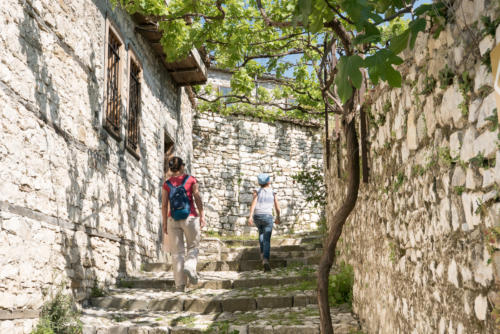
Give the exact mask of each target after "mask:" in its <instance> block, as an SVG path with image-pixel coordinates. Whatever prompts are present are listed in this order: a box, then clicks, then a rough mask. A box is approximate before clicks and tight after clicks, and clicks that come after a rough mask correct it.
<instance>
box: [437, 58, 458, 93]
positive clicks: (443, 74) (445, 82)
mask: <svg viewBox="0 0 500 334" xmlns="http://www.w3.org/2000/svg"><path fill="white" fill-rule="evenodd" d="M454 77H455V74H454V73H453V71H452V70H451V69H450V68H449V67H448V64H446V65H445V66H444V68H443V69H442V70H441V71H439V76H438V78H439V88H441V89H445V88H446V87H448V86H450V85H453V78H454Z"/></svg>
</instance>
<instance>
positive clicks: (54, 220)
mask: <svg viewBox="0 0 500 334" xmlns="http://www.w3.org/2000/svg"><path fill="white" fill-rule="evenodd" d="M107 19H108V20H110V21H111V22H112V23H114V25H115V27H116V29H117V31H118V33H119V34H120V35H121V37H122V39H123V43H124V46H125V50H124V52H123V53H122V54H121V56H122V57H123V60H124V63H123V66H122V71H123V73H121V74H122V75H121V78H122V80H123V82H122V87H124V88H125V87H128V69H127V66H128V65H127V62H126V60H128V53H127V52H126V51H127V50H128V49H133V50H134V51H135V52H136V54H137V58H138V60H139V62H140V63H141V65H142V71H143V79H142V80H143V82H142V88H141V89H142V90H141V100H142V104H141V106H142V110H141V120H140V124H139V127H140V139H139V159H137V158H136V157H135V156H133V155H132V154H130V153H129V152H128V151H127V150H126V149H125V148H124V140H123V138H124V135H125V124H126V115H127V113H126V112H125V111H126V108H125V107H124V108H123V110H124V112H122V119H121V128H120V134H119V136H120V140H116V139H115V138H114V137H112V136H110V135H109V134H108V132H107V131H106V130H105V129H103V127H102V125H101V124H102V118H103V113H104V112H105V108H104V103H103V95H104V91H105V86H104V80H105V58H104V57H105V56H104V55H105V50H106V47H107V45H106V40H105V31H106V20H107ZM0 31H1V32H2V33H1V34H0V106H1V107H0V129H1V131H0V268H2V269H1V271H0V332H1V333H18V332H21V333H22V332H23V330H24V331H26V330H27V328H28V329H29V328H30V321H31V320H25V321H23V320H16V319H19V318H36V317H37V312H38V310H39V308H40V306H41V305H42V303H43V302H44V301H45V300H47V299H48V298H50V295H51V292H52V291H53V290H55V289H58V288H59V287H61V288H63V289H72V291H73V292H74V295H75V296H76V299H77V300H83V299H84V298H86V297H87V296H88V293H89V291H90V288H91V287H93V286H94V285H97V286H103V285H106V284H109V283H114V282H115V281H116V279H117V278H118V277H120V276H122V275H125V274H126V272H127V271H129V270H136V269H138V267H139V266H140V263H142V262H148V261H152V260H155V259H158V257H159V255H160V254H159V253H160V249H161V247H160V231H161V225H160V224H161V218H160V217H161V215H160V194H161V192H160V186H161V185H162V181H163V180H162V179H163V140H164V136H165V135H168V136H170V137H171V138H172V139H173V140H174V141H175V142H176V143H178V145H177V152H176V153H177V154H178V155H181V156H183V157H184V158H186V160H187V162H188V169H189V168H190V165H189V163H190V161H191V160H192V158H191V152H192V146H191V137H192V135H191V122H192V121H191V106H190V104H189V100H188V99H187V94H185V92H184V90H183V89H180V88H176V87H175V86H174V84H173V82H172V80H171V78H170V76H169V74H168V73H167V70H166V69H165V68H164V66H163V65H162V64H161V62H160V60H159V59H158V58H157V57H156V56H154V53H153V51H152V49H151V47H150V45H149V44H147V43H146V42H145V41H144V40H143V39H142V37H141V36H140V35H137V34H136V33H135V32H134V22H133V21H132V19H131V17H130V16H129V15H128V14H126V13H124V12H123V11H121V10H120V9H119V8H117V9H112V8H111V5H110V3H109V1H105V0H83V1H70V2H67V1H49V0H26V1H25V0H19V1H17V0H8V1H2V2H1V4H0ZM122 105H123V106H127V101H126V94H125V90H124V94H123V99H122ZM180 111H182V113H181V112H180Z"/></svg>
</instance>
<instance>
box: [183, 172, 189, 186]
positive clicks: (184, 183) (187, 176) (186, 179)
mask: <svg viewBox="0 0 500 334" xmlns="http://www.w3.org/2000/svg"><path fill="white" fill-rule="evenodd" d="M188 179H189V175H186V177H185V178H184V181H182V186H183V187H184V186H185V185H186V182H187V181H188Z"/></svg>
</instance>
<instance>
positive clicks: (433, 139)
mask: <svg viewBox="0 0 500 334" xmlns="http://www.w3.org/2000/svg"><path fill="white" fill-rule="evenodd" d="M496 6H498V3H496V2H493V1H491V2H488V1H482V0H475V1H468V0H464V1H457V2H455V3H454V4H453V5H452V7H453V9H452V11H451V12H452V13H453V15H454V17H453V19H452V20H450V22H452V23H450V24H448V25H447V26H446V29H445V30H444V31H443V32H442V33H441V35H440V36H439V38H438V39H437V40H435V39H433V38H432V37H431V36H429V35H424V34H422V35H419V37H418V38H417V43H416V48H415V50H414V51H412V52H411V54H410V53H408V54H407V55H406V62H405V64H403V65H402V71H403V79H404V84H403V87H402V88H398V89H389V88H388V87H380V88H378V89H377V90H376V91H374V92H371V94H370V95H371V96H372V103H371V114H372V115H373V116H372V122H371V126H370V130H369V143H370V159H369V160H370V161H369V167H370V169H371V171H370V173H371V174H370V181H369V183H368V184H362V185H361V189H360V194H359V199H358V202H357V204H356V207H355V209H354V211H353V213H352V215H351V217H350V218H349V220H348V222H347V224H346V226H345V227H344V232H343V235H342V237H341V238H342V241H341V242H340V244H339V249H340V251H341V256H340V259H345V260H347V261H348V262H350V263H351V264H353V266H354V269H355V284H354V302H353V307H354V311H355V312H356V313H357V314H358V315H359V317H360V319H361V320H362V322H363V327H364V331H365V332H367V333H456V334H462V333H497V332H498V331H500V328H499V327H498V324H497V325H495V319H497V320H496V321H497V322H498V316H499V313H498V312H499V310H500V253H499V252H498V251H495V248H500V242H499V240H500V238H499V235H498V233H495V232H494V228H497V229H498V227H499V226H500V202H499V195H500V194H499V191H500V188H499V185H500V151H499V147H500V146H499V142H500V138H499V130H498V127H497V126H494V124H495V122H497V120H493V121H492V120H491V119H490V120H488V118H489V117H490V116H492V115H494V109H495V108H496V106H495V102H494V98H493V95H492V94H491V91H492V90H491V87H492V86H493V78H492V75H491V72H489V71H488V70H487V68H486V67H485V65H483V64H482V63H481V60H480V58H481V57H482V56H483V55H484V54H485V52H486V50H487V49H488V48H492V47H493V45H494V40H495V37H494V36H484V35H482V34H481V33H480V32H479V29H481V28H482V27H481V25H482V24H481V23H479V25H478V26H474V24H473V23H474V22H477V21H478V20H480V17H481V16H483V15H490V16H491V17H492V18H496V17H498V16H496V15H497V14H498V7H496ZM499 42H500V29H497V33H496V43H499ZM445 65H448V67H449V68H450V69H451V71H452V73H453V76H454V77H455V81H454V83H453V84H451V85H449V86H445V87H443V88H440V83H439V81H438V83H437V85H436V87H435V88H434V89H430V90H429V92H428V93H427V94H426V93H422V92H423V91H424V90H425V81H426V78H428V77H431V76H432V77H434V78H435V79H438V77H439V73H440V71H441V70H443V69H444V68H445ZM465 71H468V73H469V74H470V77H471V80H472V81H471V84H470V88H467V89H466V90H465V91H464V93H465V94H468V95H469V96H470V98H469V102H467V101H465V99H464V94H463V93H461V92H460V86H459V82H458V80H457V78H458V76H462V73H463V72H465ZM441 73H443V72H441ZM464 101H465V102H464ZM462 102H464V103H465V106H466V107H467V109H468V111H467V112H466V111H465V109H462V108H461V105H460V104H461V103H462ZM382 115H385V116H382ZM481 154H482V158H481V159H479V158H480V157H481ZM474 157H476V160H480V161H478V162H476V163H473V162H470V159H472V158H474ZM473 161H474V160H473ZM335 162H336V157H332V169H331V172H329V173H328V175H327V185H328V188H329V206H328V209H327V213H328V216H329V217H331V216H332V214H333V212H334V210H335V209H336V208H338V207H339V205H340V203H341V198H342V195H343V193H344V190H345V184H344V182H343V181H342V180H340V179H338V178H336V175H335V174H336V164H335ZM343 168H344V167H343ZM340 259H339V260H340ZM495 326H497V327H495Z"/></svg>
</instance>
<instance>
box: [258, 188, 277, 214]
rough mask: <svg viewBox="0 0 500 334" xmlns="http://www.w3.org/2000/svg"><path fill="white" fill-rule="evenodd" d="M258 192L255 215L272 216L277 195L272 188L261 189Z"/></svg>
mask: <svg viewBox="0 0 500 334" xmlns="http://www.w3.org/2000/svg"><path fill="white" fill-rule="evenodd" d="M256 191H257V205H256V206H255V211H254V214H255V215H272V214H273V206H274V196H275V195H276V193H275V192H274V191H273V188H271V187H265V188H259V189H257V190H256Z"/></svg>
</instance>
